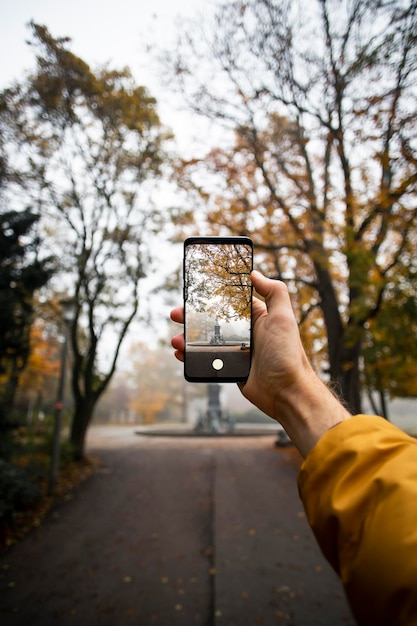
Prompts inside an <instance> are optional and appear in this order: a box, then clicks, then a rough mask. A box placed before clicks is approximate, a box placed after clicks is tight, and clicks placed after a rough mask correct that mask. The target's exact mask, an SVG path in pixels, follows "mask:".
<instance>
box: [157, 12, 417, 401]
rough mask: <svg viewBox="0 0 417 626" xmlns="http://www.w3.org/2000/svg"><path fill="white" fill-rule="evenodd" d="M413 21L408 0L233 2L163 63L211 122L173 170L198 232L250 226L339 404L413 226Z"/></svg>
mask: <svg viewBox="0 0 417 626" xmlns="http://www.w3.org/2000/svg"><path fill="white" fill-rule="evenodd" d="M416 23H417V2H416V0H406V1H402V0H395V1H393V2H380V1H379V0H313V1H312V2H309V3H306V2H303V1H301V0H298V1H294V2H286V1H284V0H246V1H245V0H236V1H234V2H223V3H221V4H220V5H219V6H218V8H217V10H216V13H215V15H214V17H213V19H212V21H210V20H209V18H207V19H206V20H203V21H201V22H200V23H192V24H189V26H188V28H187V27H184V29H183V34H181V35H180V37H179V40H178V46H177V49H176V50H175V51H173V50H170V51H169V55H168V56H166V57H165V59H164V65H165V70H166V71H167V74H168V75H169V77H170V79H171V81H172V84H173V85H174V86H175V88H176V89H177V90H178V91H179V92H180V93H181V94H182V96H183V97H184V99H185V101H186V103H187V105H188V106H189V107H190V108H191V109H192V110H193V111H194V112H196V113H197V114H200V115H203V116H205V117H208V118H210V119H212V120H215V121H217V122H219V123H222V124H223V125H224V126H225V129H227V130H225V133H224V136H223V144H222V146H221V147H219V148H217V149H213V150H212V151H211V152H210V154H209V155H208V156H207V158H205V159H204V158H203V159H200V158H199V159H193V160H190V161H188V162H184V163H182V166H181V167H180V183H181V185H182V186H183V187H184V188H185V189H188V191H189V192H190V193H192V194H193V195H192V202H193V206H194V208H197V207H200V211H196V212H195V213H196V214H197V215H198V216H200V217H199V218H198V219H199V220H200V221H198V224H199V227H200V232H201V231H202V232H203V233H204V232H207V231H209V233H212V232H215V233H218V234H230V233H232V234H249V235H251V236H252V238H253V239H254V241H255V250H256V252H257V262H258V266H260V268H261V269H263V270H264V271H266V272H267V273H268V274H269V275H270V276H273V277H276V278H282V279H284V280H285V281H287V283H288V285H289V288H290V291H291V293H292V295H293V297H294V300H295V301H296V303H297V304H298V305H299V309H298V313H299V316H300V319H301V320H303V321H304V322H305V323H306V324H308V323H310V321H311V320H313V323H314V326H315V328H316V330H317V334H316V340H315V343H316V344H317V345H319V346H320V345H321V344H322V338H323V335H324V336H325V337H326V339H327V343H326V345H327V359H326V361H327V363H326V364H325V365H324V367H325V369H326V370H328V372H329V375H330V378H331V380H332V381H333V382H334V383H335V384H336V385H337V387H338V388H339V389H340V391H341V394H342V395H343V397H344V399H345V401H346V402H347V403H348V405H349V407H350V409H351V410H352V411H355V412H360V410H361V394H360V357H361V353H362V346H363V341H364V334H365V330H366V329H367V328H370V326H369V325H370V323H371V322H372V320H374V319H376V317H377V316H378V315H379V313H380V311H381V307H382V304H383V303H384V300H385V298H386V297H387V290H388V286H390V285H392V284H396V283H397V282H398V280H399V272H398V268H399V266H400V265H401V264H402V263H403V262H404V255H405V251H406V249H407V247H408V246H409V243H410V241H411V237H412V236H413V235H415V233H416V213H417V212H416V191H417V189H416V184H417V152H416V149H417V143H416V140H417V136H416V133H417V131H416V129H417V124H416V121H417V120H416V117H417V113H416V111H417V106H416V105H417V102H416V95H417V93H416V88H417V45H416V44H417V28H416ZM227 133H229V134H227ZM227 137H229V140H228V141H226V140H227ZM201 216H203V217H201ZM180 217H181V216H179V218H180ZM300 294H302V295H301V296H300ZM412 298H414V299H415V290H413V292H412ZM318 313H320V315H318ZM312 339H313V343H314V338H312Z"/></svg>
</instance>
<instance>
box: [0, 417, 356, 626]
mask: <svg viewBox="0 0 417 626" xmlns="http://www.w3.org/2000/svg"><path fill="white" fill-rule="evenodd" d="M274 440H275V437H274V436H267V437H258V438H256V437H230V438H224V439H220V438H200V439H197V438H190V437H188V438H187V437H176V438H168V437H139V436H136V435H134V434H133V431H132V429H129V428H125V429H120V428H119V429H113V430H112V429H103V428H101V429H100V428H98V429H93V430H92V432H91V435H90V448H91V450H92V451H94V453H95V454H96V455H98V456H99V457H100V458H101V460H102V465H101V468H100V469H99V471H98V472H97V473H96V474H95V475H94V476H93V477H92V478H91V479H89V480H88V481H87V482H86V483H85V484H84V485H82V486H81V487H80V488H79V489H77V491H76V492H75V494H74V497H73V498H72V500H70V501H69V502H67V503H65V504H63V505H61V506H60V507H59V508H57V509H56V510H55V511H54V512H53V513H52V514H51V515H50V516H49V518H48V519H47V520H46V522H45V523H44V524H43V525H42V526H41V527H40V528H38V529H36V530H35V531H33V532H32V533H31V534H30V535H29V536H28V537H26V539H25V540H24V541H22V542H21V543H20V544H18V545H16V546H14V547H13V548H12V549H10V550H9V551H8V552H6V553H5V554H3V555H2V557H1V559H0V575H1V577H0V624H1V625H2V626H14V625H21V626H38V625H39V626H55V625H56V626H67V625H77V626H95V625H97V626H125V625H126V626H127V625H130V624H135V625H140V626H141V625H144V626H145V625H148V624H149V625H151V624H160V625H163V626H171V625H173V626H174V625H175V626H176V625H179V626H192V625H196V626H197V625H198V626H213V625H214V624H216V626H250V625H259V624H261V625H264V626H269V625H271V626H272V625H297V626H316V625H317V626H319V625H322V626H339V625H340V626H341V625H345V626H346V625H350V626H352V625H353V624H354V621H353V619H352V618H351V616H350V612H349V609H348V607H347V605H346V602H345V600H344V596H343V591H342V588H341V586H340V583H339V581H338V580H337V578H336V576H335V575H334V573H333V571H332V570H331V569H330V567H329V566H328V565H327V563H326V562H325V561H324V559H323V557H322V556H321V554H320V552H319V550H318V548H317V547H316V544H315V541H314V538H313V537H312V534H311V531H310V529H309V528H308V525H307V523H306V520H305V517H304V514H303V510H302V506H301V503H300V501H299V498H298V493H297V488H296V483H295V480H296V475H297V466H298V458H297V455H296V453H295V452H294V451H293V450H292V449H276V448H274V445H273V443H274Z"/></svg>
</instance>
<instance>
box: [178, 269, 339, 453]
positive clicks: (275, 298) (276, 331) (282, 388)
mask: <svg viewBox="0 0 417 626" xmlns="http://www.w3.org/2000/svg"><path fill="white" fill-rule="evenodd" d="M251 279H252V283H253V286H254V288H255V290H256V291H257V293H258V294H259V295H260V296H262V297H263V298H264V300H265V301H264V302H262V301H261V300H259V299H257V298H254V301H253V305H252V325H253V328H252V333H253V355H252V364H251V369H250V373H249V377H248V380H247V381H246V383H243V384H240V385H239V386H240V390H241V392H242V393H243V395H244V396H245V397H246V398H247V399H248V400H249V401H250V402H252V403H253V404H255V406H257V407H258V408H259V409H260V410H261V411H263V412H264V413H266V414H267V415H269V416H270V417H272V418H274V419H275V420H277V421H279V422H280V423H281V424H282V426H283V427H284V428H285V430H286V431H287V433H288V435H289V436H290V438H291V439H292V441H293V443H294V444H295V445H296V446H297V448H298V449H299V451H300V452H301V454H302V455H303V456H306V454H307V453H308V452H309V451H310V450H311V448H312V447H313V446H314V445H315V444H316V443H317V441H318V440H319V439H320V437H321V436H322V435H323V434H324V433H325V432H326V431H327V430H328V429H329V428H331V427H332V426H334V425H336V424H338V423H339V422H340V421H342V420H343V419H346V418H347V417H349V413H348V412H347V411H346V410H345V408H344V407H343V406H342V405H341V404H340V402H339V401H338V400H337V399H336V398H335V396H334V395H333V394H332V393H331V391H330V390H329V389H328V388H327V387H326V385H324V384H323V383H322V382H321V381H320V379H319V378H318V377H317V375H316V374H315V372H314V370H313V369H312V367H311V365H310V362H309V360H308V358H307V355H306V353H305V351H304V348H303V346H302V343H301V339H300V334H299V331H298V326H297V321H296V319H295V316H294V312H293V310H292V306H291V301H290V297H289V294H288V290H287V287H286V285H285V284H284V283H283V282H281V281H276V280H271V279H269V278H266V277H265V276H263V275H262V274H260V273H259V272H252V274H251ZM171 319H172V320H173V321H174V322H178V323H180V324H182V323H184V310H183V308H182V307H178V308H176V309H173V310H172V311H171ZM171 343H172V346H173V348H174V349H175V356H176V358H177V359H179V360H180V361H183V360H184V335H183V334H182V333H180V334H179V335H176V336H175V337H173V338H172V341H171Z"/></svg>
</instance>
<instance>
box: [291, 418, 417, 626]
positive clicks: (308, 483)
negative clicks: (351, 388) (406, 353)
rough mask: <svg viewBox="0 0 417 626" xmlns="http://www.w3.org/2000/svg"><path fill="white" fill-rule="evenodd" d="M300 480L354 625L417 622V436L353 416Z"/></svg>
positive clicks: (325, 441)
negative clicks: (349, 608) (355, 621)
mask: <svg viewBox="0 0 417 626" xmlns="http://www.w3.org/2000/svg"><path fill="white" fill-rule="evenodd" d="M298 486H299V490H300V495H301V499H302V501H303V504H304V507H305V510H306V514H307V518H308V521H309V523H310V525H311V527H312V529H313V532H314V534H315V536H316V538H317V541H318V543H319V545H320V547H321V549H322V552H323V554H324V555H325V557H326V558H327V560H328V561H329V562H330V563H331V565H332V566H333V567H334V569H335V570H336V572H337V573H338V574H339V576H340V578H341V580H342V582H343V585H344V588H345V591H346V595H347V598H348V601H349V603H350V605H351V607H352V611H353V614H354V616H355V618H356V620H357V621H358V624H361V625H366V626H380V625H387V626H388V625H390V626H412V625H417V440H416V439H413V438H412V437H409V436H408V435H406V434H405V433H404V432H402V431H401V430H400V429H398V428H396V427H395V426H393V425H392V424H390V423H389V422H387V421H386V420H384V419H382V418H379V417H375V416H369V415H357V416H355V417H352V418H350V419H347V420H345V421H344V422H342V423H341V424H338V425H337V426H335V427H334V428H332V429H331V430H329V431H328V432H327V433H326V434H325V435H324V436H323V437H322V438H321V439H320V441H319V442H318V444H317V445H316V446H315V447H314V448H313V450H312V451H311V452H310V454H309V455H308V456H307V458H306V459H305V461H304V463H303V465H302V467H301V470H300V474H299V477H298Z"/></svg>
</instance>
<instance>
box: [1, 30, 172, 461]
mask: <svg viewBox="0 0 417 626" xmlns="http://www.w3.org/2000/svg"><path fill="white" fill-rule="evenodd" d="M31 28H32V34H33V37H32V41H31V45H32V46H33V47H34V50H35V51H36V54H37V68H36V71H35V72H34V73H33V74H31V75H29V76H28V77H27V78H26V80H24V81H22V82H20V83H18V84H15V85H13V86H12V87H11V88H10V89H8V90H6V91H5V92H4V94H3V97H2V100H3V103H4V107H3V111H2V119H3V126H4V127H5V128H6V129H7V133H8V136H9V137H10V141H9V143H10V151H9V152H10V155H11V156H10V158H11V159H12V161H13V164H14V167H15V169H16V171H19V173H20V176H19V177H18V178H17V179H16V180H15V181H14V182H13V184H10V185H9V197H10V200H11V201H12V202H16V199H17V198H21V197H23V198H32V199H35V200H36V203H37V207H38V211H39V214H40V215H41V218H42V225H43V227H44V230H45V232H46V233H47V234H48V235H49V239H48V245H49V246H50V249H51V250H53V251H54V253H55V254H56V256H57V258H58V259H59V261H60V274H59V282H58V281H56V282H55V283H54V288H55V289H56V290H58V291H60V292H61V293H62V294H63V295H65V296H66V297H70V298H73V299H74V301H75V303H76V311H75V319H74V321H73V323H72V324H71V330H70V335H71V348H72V356H73V365H72V391H73V395H74V402H75V411H74V416H73V420H72V426H71V442H72V444H73V447H74V451H75V455H76V456H77V457H81V456H82V455H83V453H84V442H85V435H86V431H87V428H88V425H89V423H90V421H91V419H92V416H93V412H94V408H95V406H96V403H97V402H98V400H99V398H100V397H101V395H102V393H103V392H104V390H105V389H106V387H107V386H108V384H109V382H110V380H111V378H112V376H113V374H114V371H115V369H116V364H117V359H118V356H119V351H120V347H121V345H122V342H123V339H124V338H125V336H126V333H127V330H128V328H129V326H130V324H131V322H132V320H133V319H134V317H135V315H136V314H137V311H138V306H139V295H140V289H139V286H140V284H141V279H142V278H143V277H144V276H145V274H146V271H147V267H148V263H149V260H150V257H149V247H148V240H149V238H150V236H151V234H152V232H154V231H155V230H156V229H159V228H160V222H159V220H160V214H159V211H157V210H156V208H155V207H154V206H153V203H152V201H151V197H150V189H151V185H152V181H153V180H155V179H158V177H160V176H161V174H162V171H163V166H164V161H165V154H164V150H163V145H164V143H165V142H166V140H167V139H168V134H167V132H166V130H165V129H164V128H163V127H162V126H161V123H160V121H159V118H158V115H157V112H156V102H155V100H154V99H153V98H152V97H151V96H150V95H149V93H148V92H147V90H146V89H145V88H144V87H140V86H138V85H136V83H135V81H134V80H133V78H132V76H131V74H130V72H129V70H128V69H124V70H121V71H117V70H110V69H108V68H102V69H98V70H96V71H93V70H92V69H91V68H90V67H89V66H88V64H87V63H85V62H84V61H83V60H82V59H80V58H79V57H77V56H76V55H75V54H74V53H73V52H71V50H70V48H69V43H70V40H69V39H68V38H54V37H52V35H51V34H50V33H49V32H48V29H47V28H46V27H44V26H40V25H38V24H32V25H31Z"/></svg>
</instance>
